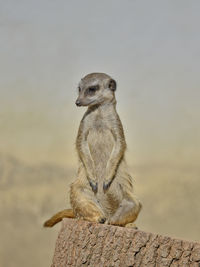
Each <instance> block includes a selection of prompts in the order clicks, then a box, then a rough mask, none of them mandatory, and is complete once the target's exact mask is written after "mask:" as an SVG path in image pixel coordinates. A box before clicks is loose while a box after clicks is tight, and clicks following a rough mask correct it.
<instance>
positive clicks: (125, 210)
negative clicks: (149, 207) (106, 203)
mask: <svg viewBox="0 0 200 267" xmlns="http://www.w3.org/2000/svg"><path fill="white" fill-rule="evenodd" d="M141 207H142V205H141V203H140V202H139V201H138V200H136V199H123V200H122V202H121V203H120V205H119V207H118V209H117V210H116V212H115V213H114V215H113V216H112V217H111V218H110V220H109V224H113V225H121V226H125V225H127V224H129V223H133V222H134V221H135V220H136V219H137V216H138V214H139V212H140V210H141Z"/></svg>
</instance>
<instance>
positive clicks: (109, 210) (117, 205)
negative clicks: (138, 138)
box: [44, 73, 142, 227]
mask: <svg viewBox="0 0 200 267" xmlns="http://www.w3.org/2000/svg"><path fill="white" fill-rule="evenodd" d="M116 87H117V84H116V81H115V80H114V79H112V78H111V77H110V76H109V75H107V74H105V73H91V74H88V75H86V76H85V77H84V78H83V79H81V81H80V83H79V85H78V91H79V96H78V98H77V100H76V105H77V106H87V107H88V109H87V111H86V112H85V114H84V116H83V118H82V120H81V123H80V126H79V130H78V136H77V139H76V149H77V152H78V158H79V168H78V173H77V179H76V180H75V182H73V183H72V184H71V187H70V202H71V206H72V209H66V210H63V211H61V212H59V213H57V214H56V215H54V216H53V217H52V218H51V219H49V220H48V221H46V222H45V224H44V226H46V227H52V226H53V225H54V224H56V223H57V222H59V221H61V220H62V218H64V217H68V218H78V219H84V220H87V221H91V222H98V223H107V224H112V225H119V226H126V225H128V224H130V223H132V222H134V221H135V220H136V218H137V216H138V214H139V212H140V210H141V207H142V205H141V203H140V201H139V200H138V199H137V198H136V197H135V195H134V191H133V179H132V177H131V176H130V174H129V173H128V171H127V165H126V162H125V150H126V141H125V137H124V131H123V127H122V123H121V121H120V118H119V116H118V114H117V111H116V98H115V91H116Z"/></svg>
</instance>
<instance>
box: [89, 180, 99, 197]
mask: <svg viewBox="0 0 200 267" xmlns="http://www.w3.org/2000/svg"><path fill="white" fill-rule="evenodd" d="M89 184H90V186H91V188H92V191H93V192H94V193H95V194H96V193H97V190H98V183H97V182H93V181H92V180H90V181H89Z"/></svg>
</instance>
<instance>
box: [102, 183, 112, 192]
mask: <svg viewBox="0 0 200 267" xmlns="http://www.w3.org/2000/svg"><path fill="white" fill-rule="evenodd" d="M111 183H112V181H110V182H108V183H105V182H104V183H103V191H104V193H105V192H106V191H107V190H108V188H109V187H110V185H111Z"/></svg>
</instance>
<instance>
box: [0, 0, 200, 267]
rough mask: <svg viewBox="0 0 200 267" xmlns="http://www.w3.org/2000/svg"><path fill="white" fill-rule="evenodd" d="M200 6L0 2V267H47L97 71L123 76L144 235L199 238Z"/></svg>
mask: <svg viewBox="0 0 200 267" xmlns="http://www.w3.org/2000/svg"><path fill="white" fill-rule="evenodd" d="M199 14H200V2H199V1H198V0H196V1H195V0H191V1H187V0H177V1H173V0H169V1H159V0H152V1H147V0H146V1H139V0H125V1H122V0H121V1H120V0H109V1H106V0H101V1H92V0H84V1H81V0H79V1H78V0H77V1H66V0H57V1H53V0H40V1H39V0H29V1H25V0H19V1H14V0H8V1H3V0H0V58H1V60H0V136H1V138H0V200H1V201H0V214H1V220H0V231H1V241H2V242H1V244H0V266H1V267H3V266H7V267H16V266H20V267H24V266H29V267H33V266H39V267H40V266H41V267H43V266H50V264H51V260H52V256H53V253H54V247H55V241H56V237H57V234H58V231H59V229H60V224H59V225H57V226H56V227H55V228H53V229H43V228H42V224H43V222H44V221H45V220H46V219H47V218H48V217H49V216H51V215H52V214H54V213H55V212H57V211H58V210H61V209H63V208H65V207H69V206H70V205H69V185H70V183H71V182H72V181H73V180H74V179H75V178H76V168H77V155H76V151H75V139H76V134H77V130H78V126H79V122H80V119H81V118H82V116H83V113H84V112H85V108H77V107H76V106H75V100H76V97H77V89H76V88H77V85H78V82H79V80H80V79H81V78H82V77H83V76H84V75H86V74H88V73H90V72H105V73H108V74H109V75H111V76H112V77H113V78H114V79H116V81H117V83H118V88H117V92H116V98H117V101H118V103H117V110H118V113H119V115H120V118H121V120H122V123H123V126H124V131H125V135H126V141H127V145H128V150H127V154H126V158H127V162H128V165H129V167H130V170H131V174H132V175H133V177H134V179H135V193H136V194H137V195H138V197H139V198H140V199H141V201H142V203H143V210H142V212H141V214H140V216H139V218H138V220H137V225H138V227H139V228H140V229H142V230H144V231H150V232H156V233H160V234H164V235H170V236H173V237H178V238H183V239H188V240H198V241H200V207H199V203H200V194H199V189H200V165H199V161H200V124H199V122H200V118H199V114H200V105H199V101H200V88H199V86H200V75H199V70H200V31H199V25H200V16H199Z"/></svg>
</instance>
